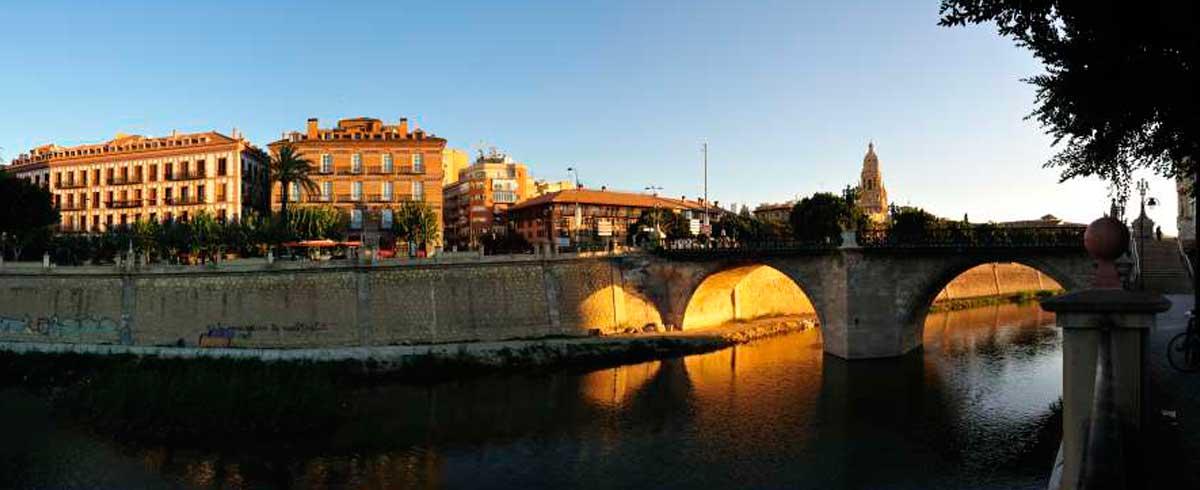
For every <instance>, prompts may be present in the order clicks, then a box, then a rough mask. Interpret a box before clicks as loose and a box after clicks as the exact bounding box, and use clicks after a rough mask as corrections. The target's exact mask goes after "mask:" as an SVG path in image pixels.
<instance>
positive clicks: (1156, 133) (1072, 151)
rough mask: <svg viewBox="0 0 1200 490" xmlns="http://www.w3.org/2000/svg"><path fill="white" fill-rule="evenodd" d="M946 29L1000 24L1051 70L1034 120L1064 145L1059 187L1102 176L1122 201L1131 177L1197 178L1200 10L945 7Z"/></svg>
mask: <svg viewBox="0 0 1200 490" xmlns="http://www.w3.org/2000/svg"><path fill="white" fill-rule="evenodd" d="M940 13H941V20H940V22H939V23H940V24H941V25H943V26H963V25H966V24H980V23H985V22H995V23H996V25H997V28H998V31H999V33H1000V35H1002V36H1005V37H1009V38H1012V39H1014V40H1015V41H1016V43H1017V45H1018V46H1021V47H1024V48H1027V49H1029V50H1030V51H1032V52H1033V55H1034V57H1036V58H1037V59H1039V60H1040V61H1041V62H1042V63H1043V64H1044V65H1045V67H1046V72H1045V73H1043V74H1040V75H1037V76H1034V77H1031V78H1028V79H1026V80H1025V81H1027V82H1029V83H1031V84H1032V85H1034V86H1035V87H1037V97H1036V100H1035V109H1034V110H1033V113H1032V114H1030V116H1029V117H1032V118H1036V119H1037V120H1038V121H1039V122H1040V123H1041V124H1042V126H1043V127H1045V128H1047V132H1048V133H1049V134H1050V135H1052V136H1053V137H1054V144H1055V145H1058V144H1059V143H1060V142H1063V141H1065V142H1066V147H1065V148H1063V149H1062V150H1061V151H1059V152H1058V153H1057V154H1056V155H1054V156H1053V157H1051V158H1050V160H1049V161H1047V162H1046V163H1045V166H1046V167H1049V168H1060V169H1062V173H1061V179H1062V180H1067V179H1070V178H1074V177H1080V176H1098V177H1101V178H1103V179H1106V180H1108V181H1110V182H1111V183H1112V184H1113V185H1114V190H1115V191H1116V192H1117V194H1118V195H1119V196H1120V197H1121V198H1122V199H1124V198H1125V197H1126V196H1128V193H1129V182H1130V180H1131V173H1132V172H1133V170H1134V169H1137V168H1148V169H1151V170H1153V171H1154V172H1156V173H1158V174H1160V175H1163V176H1165V177H1179V176H1195V175H1197V172H1196V170H1197V165H1200V107H1197V102H1198V101H1200V98H1198V97H1197V93H1198V91H1197V88H1196V87H1200V79H1198V76H1197V68H1198V65H1200V64H1198V63H1197V60H1200V29H1197V28H1196V20H1197V14H1198V13H1200V7H1198V6H1197V4H1196V2H1190V1H1180V0H1146V1H1140V2H1072V1H1066V0H1035V1H1030V0H943V1H942V5H941V10H940Z"/></svg>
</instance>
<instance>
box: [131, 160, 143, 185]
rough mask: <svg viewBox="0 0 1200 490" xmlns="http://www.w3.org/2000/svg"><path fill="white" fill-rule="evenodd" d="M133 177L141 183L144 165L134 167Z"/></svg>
mask: <svg viewBox="0 0 1200 490" xmlns="http://www.w3.org/2000/svg"><path fill="white" fill-rule="evenodd" d="M133 178H134V180H136V181H137V182H138V183H139V184H140V183H141V182H142V166H141V165H138V166H136V167H133Z"/></svg>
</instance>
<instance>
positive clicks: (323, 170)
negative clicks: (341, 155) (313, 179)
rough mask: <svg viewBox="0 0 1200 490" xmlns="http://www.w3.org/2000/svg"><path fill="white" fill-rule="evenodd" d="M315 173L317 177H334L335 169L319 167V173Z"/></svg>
mask: <svg viewBox="0 0 1200 490" xmlns="http://www.w3.org/2000/svg"><path fill="white" fill-rule="evenodd" d="M315 173H316V174H317V175H333V167H332V166H331V167H329V168H322V167H317V171H316V172H315Z"/></svg>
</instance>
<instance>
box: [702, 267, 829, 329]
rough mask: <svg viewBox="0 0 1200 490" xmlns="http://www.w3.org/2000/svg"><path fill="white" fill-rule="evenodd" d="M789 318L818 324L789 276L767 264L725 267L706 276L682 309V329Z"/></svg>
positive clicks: (815, 314) (799, 290)
mask: <svg viewBox="0 0 1200 490" xmlns="http://www.w3.org/2000/svg"><path fill="white" fill-rule="evenodd" d="M785 317H793V318H798V319H802V320H810V321H812V322H813V323H814V324H819V323H820V319H819V316H818V314H817V310H816V308H814V307H813V303H812V301H811V300H810V299H809V297H808V295H807V294H805V293H804V290H803V289H802V288H801V287H800V285H799V284H797V283H796V281H795V280H793V279H792V278H791V277H789V276H788V275H787V274H784V273H783V272H780V271H779V270H778V269H775V268H774V267H771V266H768V265H762V264H752V265H742V266H737V267H733V268H730V269H725V270H722V271H720V272H717V273H714V274H711V275H709V276H708V277H706V278H705V279H704V280H703V281H702V282H701V283H700V284H699V285H698V286H697V287H696V289H695V291H693V292H692V295H691V297H690V299H689V300H688V303H687V308H686V309H685V310H684V314H683V322H682V327H683V329H684V330H689V329H696V328H707V327H716V326H721V325H725V324H728V323H731V322H738V321H753V320H760V319H764V318H785Z"/></svg>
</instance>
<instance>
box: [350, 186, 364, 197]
mask: <svg viewBox="0 0 1200 490" xmlns="http://www.w3.org/2000/svg"><path fill="white" fill-rule="evenodd" d="M350 199H351V200H354V201H357V200H359V199H362V182H353V183H351V184H350Z"/></svg>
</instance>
